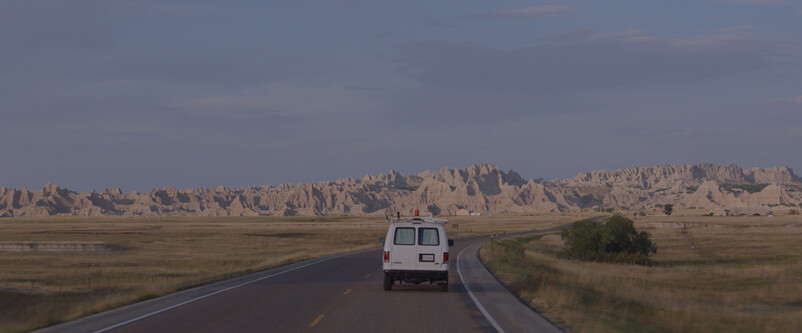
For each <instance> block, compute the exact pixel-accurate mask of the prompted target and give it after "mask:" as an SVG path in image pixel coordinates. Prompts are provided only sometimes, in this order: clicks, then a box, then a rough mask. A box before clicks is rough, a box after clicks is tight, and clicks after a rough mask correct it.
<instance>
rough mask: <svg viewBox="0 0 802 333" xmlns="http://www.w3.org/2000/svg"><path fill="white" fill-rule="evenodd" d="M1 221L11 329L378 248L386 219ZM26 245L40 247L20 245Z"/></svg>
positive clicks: (0, 279)
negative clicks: (330, 256)
mask: <svg viewBox="0 0 802 333" xmlns="http://www.w3.org/2000/svg"><path fill="white" fill-rule="evenodd" d="M449 219H450V221H451V222H450V223H449V225H448V227H447V228H448V229H447V230H448V232H449V237H451V238H455V237H459V236H465V235H472V234H485V233H503V232H512V231H520V230H531V229H544V228H549V227H554V226H557V225H560V224H565V223H569V222H570V221H573V220H574V219H576V217H572V216H562V215H545V216H507V217H504V216H499V217H450V218H449ZM0 229H1V230H2V233H0V267H2V269H0V332H16V331H25V330H30V329H33V328H36V327H42V326H47V325H52V324H55V323H59V322H63V321H66V320H70V319H75V318H78V317H81V316H85V315H87V314H91V313H95V312H99V311H103V310H107V309H110V308H113V307H117V306H121V305H125V304H129V303H133V302H136V301H139V300H144V299H148V298H152V297H156V296H159V295H164V294H167V293H171V292H174V291H178V290H181V289H186V288H188V287H192V286H196V285H200V284H204V283H208V282H212V281H215V280H220V279H223V278H226V277H231V276H235V275H241V274H245V273H248V272H253V271H257V270H262V269H266V268H270V267H275V266H279V265H283V264H287V263H291V262H295V261H299V260H303V259H308V258H313V257H320V256H325V255H330V254H335V253H342V252H349V251H354V250H360V249H366V248H370V247H376V246H377V245H378V244H377V241H378V239H379V238H380V237H384V234H385V233H386V231H387V223H386V222H385V221H384V219H383V218H382V217H379V218H376V217H371V218H368V217H219V218H192V217H182V218H130V217H99V218H86V217H82V218H79V217H47V218H6V219H0ZM32 247H36V248H37V249H38V250H37V251H20V249H29V248H32ZM56 250H59V251H61V252H52V251H56ZM77 250H81V251H80V252H78V251H77ZM71 251H72V252H71ZM378 262H379V259H378V258H377V264H378Z"/></svg>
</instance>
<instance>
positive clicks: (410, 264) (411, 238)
mask: <svg viewBox="0 0 802 333" xmlns="http://www.w3.org/2000/svg"><path fill="white" fill-rule="evenodd" d="M415 238H416V233H415V228H414V227H396V228H395V231H394V233H393V247H392V251H390V264H391V267H392V268H391V269H393V270H411V269H415V266H416V262H417V261H418V258H417V254H418V253H417V251H416V249H415V248H416V246H415Z"/></svg>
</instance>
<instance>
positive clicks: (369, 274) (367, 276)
mask: <svg viewBox="0 0 802 333" xmlns="http://www.w3.org/2000/svg"><path fill="white" fill-rule="evenodd" d="M372 274H373V273H368V275H365V278H366V279H367V278H369V277H370V276H371V275H372Z"/></svg>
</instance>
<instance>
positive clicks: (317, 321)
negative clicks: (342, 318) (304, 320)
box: [309, 315, 323, 327]
mask: <svg viewBox="0 0 802 333" xmlns="http://www.w3.org/2000/svg"><path fill="white" fill-rule="evenodd" d="M321 320H323V315H319V316H317V318H315V320H313V321H312V323H311V324H309V327H315V326H317V324H318V323H320V321H321Z"/></svg>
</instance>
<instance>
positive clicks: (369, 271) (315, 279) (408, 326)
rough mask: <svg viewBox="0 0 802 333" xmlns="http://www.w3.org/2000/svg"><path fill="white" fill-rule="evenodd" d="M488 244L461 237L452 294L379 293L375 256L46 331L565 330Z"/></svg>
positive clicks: (304, 265) (232, 284) (187, 294)
mask: <svg viewBox="0 0 802 333" xmlns="http://www.w3.org/2000/svg"><path fill="white" fill-rule="evenodd" d="M548 231H551V230H548ZM541 232H547V231H541ZM489 239H490V238H489V237H488V236H471V237H465V238H460V239H457V244H456V245H455V247H453V248H452V251H454V252H456V253H458V255H457V262H456V267H453V266H452V274H450V277H449V279H450V280H451V281H450V283H451V284H452V285H453V286H455V288H452V291H453V292H448V293H441V292H439V288H437V286H434V287H430V286H428V285H424V284H422V285H402V286H399V287H398V288H393V289H394V291H392V292H385V291H383V290H382V287H381V286H382V283H381V279H382V274H383V273H382V271H381V265H380V259H379V258H380V257H381V251H380V249H370V250H364V251H358V252H353V253H348V254H341V255H336V256H329V257H323V258H317V259H312V260H307V261H304V262H299V263H295V264H291V265H287V266H283V267H279V268H275V269H270V270H266V271H262V272H258V273H254V274H250V275H246V276H242V277H238V278H233V279H229V280H225V281H220V282H217V283H212V284H209V285H205V286H200V287H197V288H193V289H188V290H185V291H181V292H178V293H175V294H170V295H166V296H163V297H159V298H155V299H151V300H147V301H143V302H140V303H136V304H132V305H128V306H125V307H122V308H118V309H114V310H110V311H107V312H103V313H99V314H95V315H92V316H89V317H85V318H81V319H78V320H75V321H72V322H68V323H64V324H61V325H57V326H53V327H49V328H45V329H43V330H40V331H41V332H108V331H113V332H143V331H148V332H167V331H169V332H198V331H276V332H289V331H292V332H313V331H327V332H345V331H349V332H351V331H378V330H381V331H385V332H387V331H389V332H394V331H397V332H401V331H446V332H453V331H460V332H470V331H479V332H481V331H498V332H505V331H506V332H523V331H527V332H541V331H542V332H561V330H560V328H558V327H557V326H555V325H553V324H551V323H550V322H549V321H548V320H546V319H545V318H543V317H541V316H540V315H538V314H537V313H535V312H534V311H532V310H531V309H530V308H528V307H527V306H526V305H524V304H523V303H521V302H520V301H519V300H518V299H517V298H515V296H513V295H511V294H510V293H509V291H508V290H507V289H506V288H504V287H503V286H502V285H501V284H500V283H499V282H498V281H497V280H496V279H495V277H493V275H492V274H490V272H488V271H487V269H486V268H485V267H484V265H482V263H481V262H480V261H479V258H478V249H479V247H480V246H481V245H482V244H484V243H485V242H487V241H488V240H489ZM453 273H457V274H453ZM457 277H459V281H456V280H457ZM457 282H459V283H457ZM471 301H472V302H471Z"/></svg>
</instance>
